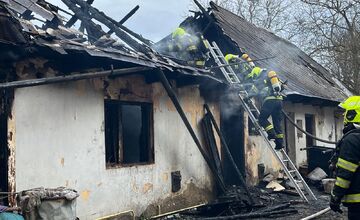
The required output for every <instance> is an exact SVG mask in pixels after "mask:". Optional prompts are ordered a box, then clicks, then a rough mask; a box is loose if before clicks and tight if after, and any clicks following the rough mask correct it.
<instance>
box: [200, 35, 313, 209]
mask: <svg viewBox="0 0 360 220" xmlns="http://www.w3.org/2000/svg"><path fill="white" fill-rule="evenodd" d="M204 42H205V44H207V47H208V48H209V50H210V53H211V55H212V57H213V58H214V60H215V62H216V64H217V65H219V66H221V67H219V68H220V70H221V72H222V74H223V75H224V77H225V78H226V80H227V81H228V82H229V83H230V85H232V86H234V88H237V89H239V97H240V101H241V105H242V106H243V107H244V109H245V110H246V111H247V113H248V114H249V117H250V119H251V121H252V122H253V124H254V126H255V128H256V129H257V130H258V131H259V133H260V134H261V136H262V137H263V138H264V140H265V142H266V146H267V147H268V148H269V149H270V151H271V152H272V154H273V155H274V156H275V157H276V159H277V160H278V161H279V163H280V164H281V167H282V168H283V169H284V171H285V173H286V175H287V177H288V178H289V180H290V181H291V182H292V183H293V184H294V187H295V189H296V191H297V193H298V194H299V195H300V197H301V198H302V199H303V200H304V201H306V202H308V203H310V200H313V201H315V200H317V199H316V197H315V195H314V193H313V192H312V191H311V189H310V187H309V186H308V185H307V184H306V182H305V180H304V179H303V177H302V176H301V174H300V173H299V171H298V170H297V168H296V166H295V165H294V163H293V162H292V161H291V160H290V158H289V156H288V155H287V153H286V152H285V150H284V149H281V150H279V151H277V150H275V149H274V148H273V147H272V145H271V142H270V141H269V140H268V138H267V133H266V132H265V130H264V129H263V128H262V127H261V126H260V124H259V122H258V120H257V118H256V117H255V115H254V114H257V115H259V114H260V112H259V110H258V108H257V107H256V106H255V104H254V102H253V101H252V100H249V101H247V102H246V101H245V100H244V97H246V96H247V95H248V92H247V91H246V90H245V89H244V88H243V87H242V86H241V82H240V80H239V78H238V77H237V75H236V74H235V73H234V70H233V69H232V68H231V66H224V67H222V66H223V65H226V64H227V63H226V60H225V58H224V55H223V53H222V52H221V50H220V49H219V47H218V46H217V44H216V42H212V45H211V44H210V43H209V42H208V41H207V40H205V41H204ZM301 185H302V187H303V189H304V191H303V189H302V187H301ZM305 193H307V195H308V197H309V198H310V199H309V198H308V197H307V196H306V194H305Z"/></svg>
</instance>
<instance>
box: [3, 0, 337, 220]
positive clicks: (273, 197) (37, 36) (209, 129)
mask: <svg viewBox="0 0 360 220" xmlns="http://www.w3.org/2000/svg"><path fill="white" fill-rule="evenodd" d="M62 2H63V3H64V4H65V5H66V6H67V7H68V8H69V9H70V11H67V10H65V9H62V8H59V7H58V6H55V5H53V4H51V3H49V2H47V1H45V0H37V1H36V0H0V9H1V11H0V13H1V15H0V16H3V17H4V18H1V19H0V22H2V23H3V24H6V25H8V24H9V22H8V21H9V19H10V20H11V22H12V25H11V26H3V27H5V28H6V29H7V32H6V33H5V32H4V33H1V34H2V35H4V36H3V39H6V40H7V41H8V42H7V45H6V46H4V47H3V46H2V48H1V49H4V48H5V49H6V51H7V52H6V53H5V52H0V57H1V58H2V60H3V62H4V63H6V62H15V61H18V60H21V58H23V57H38V56H39V54H42V55H43V54H47V55H48V58H49V60H51V59H52V58H54V57H60V56H61V55H65V54H71V55H72V56H73V57H76V56H79V55H78V54H77V53H80V52H79V51H81V52H84V53H86V54H87V55H86V56H87V57H88V58H89V60H90V61H89V63H91V61H92V60H94V59H92V58H93V57H97V58H98V59H99V60H100V61H101V62H103V63H104V64H103V68H100V69H99V68H97V67H96V66H91V64H86V65H87V66H86V65H85V64H84V63H79V64H76V66H75V65H72V66H71V68H70V67H66V65H62V64H59V63H57V64H56V63H55V64H54V65H57V67H59V69H61V70H62V72H61V73H59V72H56V71H54V73H53V74H50V75H46V74H44V73H34V74H33V75H34V78H30V79H18V78H21V77H19V76H15V74H13V75H11V74H3V73H2V72H3V71H4V72H6V70H8V69H11V67H9V66H7V65H6V64H3V63H2V64H1V66H3V68H2V70H1V77H2V78H1V82H0V91H1V93H2V99H6V100H7V99H10V97H11V96H12V95H13V93H12V91H13V89H14V88H23V87H32V86H38V85H46V84H54V83H61V82H69V81H77V80H83V79H94V78H117V77H123V76H128V75H137V74H142V75H144V76H145V78H146V81H147V82H149V83H151V82H160V83H161V85H162V86H163V88H164V89H165V91H166V94H167V96H168V97H169V98H170V100H171V102H172V104H173V105H174V106H175V109H176V111H177V113H178V114H179V116H180V118H181V120H182V122H183V123H184V125H185V127H186V129H187V131H188V132H189V134H190V135H191V138H192V140H193V141H194V143H195V145H196V146H197V148H198V150H199V151H200V153H201V155H202V157H203V158H204V160H205V161H206V164H207V165H208V167H209V169H210V171H211V174H212V175H213V178H214V182H215V188H216V190H215V191H216V192H217V195H216V198H215V199H214V200H213V201H211V202H209V203H207V204H202V205H198V206H196V207H193V208H188V209H182V210H178V211H174V212H171V213H169V214H161V215H158V216H153V217H152V218H151V219H163V218H164V219H207V220H212V219H251V218H284V219H286V218H287V216H290V215H293V214H296V213H299V212H300V211H299V210H298V208H297V206H296V205H298V204H300V206H303V207H302V208H304V207H305V208H306V207H307V206H306V204H303V202H302V201H299V200H296V199H298V194H297V193H296V192H295V191H294V190H293V189H292V188H291V187H287V189H286V190H284V191H282V192H273V191H272V190H267V189H263V188H259V187H250V186H248V184H247V183H246V179H245V177H244V176H245V175H246V173H242V172H241V170H240V169H239V167H238V166H237V163H236V162H235V159H234V158H233V155H232V152H231V151H230V149H229V147H228V144H227V140H226V137H225V135H224V134H223V133H222V131H221V129H220V126H219V125H218V124H217V121H216V119H215V117H214V115H213V114H212V112H211V109H210V107H209V105H208V104H206V103H205V104H204V106H203V107H204V108H203V111H204V117H203V118H202V120H201V125H202V131H201V134H202V135H203V137H199V136H198V133H197V132H196V131H195V128H194V127H193V125H192V124H191V123H190V119H188V117H187V115H186V113H185V110H184V107H183V106H182V105H181V102H180V101H179V99H178V96H177V91H176V90H175V88H174V86H172V80H179V81H181V82H182V83H183V85H187V84H191V83H192V81H193V80H194V81H196V80H200V79H201V80H203V81H205V82H209V84H210V83H214V84H216V85H218V86H219V87H221V86H224V84H226V83H224V80H223V79H219V77H218V73H215V72H214V71H215V70H217V69H218V68H220V67H223V66H211V67H210V68H204V69H198V68H195V67H193V66H188V65H184V64H183V63H181V62H178V61H179V60H177V59H176V58H175V59H172V58H171V57H169V56H165V55H162V54H160V53H159V52H157V51H155V50H154V49H153V47H152V46H153V45H154V43H153V42H152V41H151V40H149V39H146V38H145V37H143V36H142V35H141V34H138V33H136V32H134V31H132V30H130V29H129V28H127V27H126V26H125V22H126V21H127V20H128V19H129V18H130V17H131V16H133V15H134V14H135V13H136V12H137V10H138V9H139V8H140V7H139V5H137V6H136V7H134V8H133V9H132V10H131V11H129V12H128V14H126V15H125V16H124V17H123V18H122V19H121V20H120V21H116V20H114V19H113V18H111V17H109V16H108V15H106V14H105V13H104V12H102V11H100V10H98V9H97V8H95V7H93V6H92V4H93V2H94V0H87V1H84V0H62ZM194 2H195V5H196V6H197V7H198V8H199V9H200V12H195V15H196V16H195V17H197V18H199V17H201V19H204V20H206V24H205V25H203V26H202V27H201V28H199V30H198V31H199V32H200V33H201V34H204V33H205V32H208V31H209V30H210V29H211V28H218V27H215V26H214V25H215V24H214V23H215V19H214V15H212V14H209V11H208V10H206V9H205V8H204V7H203V6H202V5H201V4H200V3H199V2H198V1H197V0H194ZM30 3H31V4H30ZM29 5H30V6H29ZM60 12H62V13H65V14H67V15H68V16H70V19H69V20H66V19H65V18H64V17H63V16H61V15H60V14H59V13H60ZM34 14H36V15H39V16H40V17H41V18H38V17H35V16H34ZM32 20H37V21H40V22H42V23H43V24H42V27H37V26H34V25H33V24H32V23H31V22H30V21H32ZM94 20H96V22H94ZM77 21H80V28H79V30H76V29H74V28H72V27H73V26H74V24H75V23H76V22H77ZM98 23H101V24H102V25H103V26H106V27H107V28H108V29H109V30H108V31H104V30H103V28H102V26H101V25H99V24H98ZM2 29H3V28H2ZM218 29H219V28H218ZM20 30H21V31H20ZM113 34H114V35H116V37H117V38H119V39H120V41H119V39H117V38H115V37H112V35H113ZM84 42H86V43H87V44H86V45H85V44H84ZM4 51H5V50H4ZM43 56H44V55H43ZM45 58H47V57H45ZM105 58H109V60H110V61H109V60H106V59H105ZM273 58H276V56H269V57H265V56H263V58H259V59H257V60H256V59H255V61H265V60H271V59H273ZM49 62H51V61H49ZM64 62H66V63H71V59H69V58H68V60H64ZM128 62H131V63H132V64H128ZM236 64H239V63H236ZM236 64H232V65H236ZM84 66H86V67H87V68H84ZM224 66H225V65H224ZM226 66H228V65H226ZM43 68H44V69H45V68H47V67H46V66H45V65H44V67H43ZM49 69H50V68H49ZM49 69H47V70H49ZM179 73H180V74H179ZM105 81H106V80H105ZM177 86H179V87H180V86H181V83H178V84H177ZM201 86H204V85H201ZM204 87H206V86H204ZM4 111H9V110H8V109H6V110H4ZM295 126H296V124H295ZM201 138H203V139H204V144H203V143H202V142H201V141H200V140H201ZM314 138H316V137H314ZM320 140H321V139H320ZM174 141H176V140H174ZM327 143H333V142H331V141H327ZM219 144H220V145H219ZM219 149H221V150H219ZM224 155H225V156H226V157H227V158H228V159H229V161H230V166H231V168H232V169H234V170H235V174H234V176H235V178H236V179H237V182H239V184H238V185H233V184H228V183H227V181H226V178H225V175H224V167H223V165H222V159H223V157H224ZM189 163H191V161H189ZM179 175H180V174H179ZM282 181H283V183H284V185H285V182H286V178H283V180H282ZM262 183H263V182H262ZM179 187H180V186H179ZM8 191H9V192H10V193H6V194H5V196H7V197H11V198H12V199H10V200H11V201H14V197H13V195H14V194H16V192H15V189H13V188H11V189H8ZM174 191H175V190H174ZM0 195H2V194H1V193H0ZM144 196H146V195H144ZM13 203H15V202H13ZM324 208H325V207H324ZM314 210H315V209H314ZM313 213H315V211H314V212H313ZM309 214H311V213H309Z"/></svg>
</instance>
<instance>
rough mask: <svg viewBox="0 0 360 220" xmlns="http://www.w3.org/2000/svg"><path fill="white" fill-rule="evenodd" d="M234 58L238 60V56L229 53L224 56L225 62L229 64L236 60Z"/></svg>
mask: <svg viewBox="0 0 360 220" xmlns="http://www.w3.org/2000/svg"><path fill="white" fill-rule="evenodd" d="M236 58H239V56H238V55H234V54H231V53H229V54H226V56H225V60H226V62H227V63H229V62H230V61H231V60H232V59H236Z"/></svg>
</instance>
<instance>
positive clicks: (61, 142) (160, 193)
mask: <svg viewBox="0 0 360 220" xmlns="http://www.w3.org/2000/svg"><path fill="white" fill-rule="evenodd" d="M152 86H153V90H155V92H154V94H153V98H154V148H155V163H154V164H152V165H142V166H132V167H123V168H116V169H106V167H105V146H104V145H105V144H104V143H105V142H104V109H103V108H104V102H103V100H104V98H103V97H104V95H103V90H102V89H96V86H94V85H93V84H92V83H90V82H89V81H79V82H74V83H66V84H54V85H45V86H38V87H32V88H22V89H16V91H15V99H14V105H13V116H14V118H15V135H14V136H15V139H16V140H15V143H16V164H15V166H16V190H17V191H21V190H25V189H30V188H33V187H40V186H44V187H59V186H67V187H70V188H74V189H76V190H77V191H78V192H79V193H80V197H79V198H78V199H77V204H78V205H77V213H78V216H79V217H80V219H94V218H96V217H99V216H104V215H108V214H111V213H116V212H120V211H125V210H129V209H133V210H134V211H135V212H136V214H137V215H139V214H141V213H142V212H143V211H144V210H145V209H146V207H147V206H148V205H149V204H151V203H156V202H157V201H161V200H162V199H164V198H166V197H169V196H172V195H173V194H172V193H171V175H170V172H172V171H176V170H180V171H181V175H182V191H184V190H185V188H186V184H188V183H190V182H192V183H194V184H195V185H196V186H198V187H199V188H204V189H208V190H211V179H210V176H211V175H210V174H209V169H208V168H207V165H206V163H205V162H204V160H203V158H202V156H201V154H200V152H199V150H198V149H197V147H196V145H195V144H194V141H193V140H192V138H191V136H190V135H189V133H188V131H187V130H186V128H185V126H184V124H183V122H182V120H181V119H180V117H179V115H178V113H177V112H176V110H175V108H174V107H173V105H172V103H171V101H170V100H169V98H168V97H167V95H166V93H165V92H164V90H163V89H162V86H161V85H160V84H153V85H152ZM187 90H188V89H186V88H183V89H181V90H179V96H180V100H181V101H182V104H185V111H186V113H187V115H188V117H189V118H190V122H191V123H192V124H193V125H194V124H195V125H197V124H198V122H199V120H200V118H201V115H202V103H203V99H202V98H201V97H200V95H199V92H198V89H197V88H196V87H195V88H192V89H190V92H187ZM190 95H191V96H190ZM189 100H192V101H191V102H188V101H189ZM192 106H200V107H198V108H196V109H195V110H193V111H192V110H191V107H192ZM196 131H197V132H198V131H199V130H196ZM180 193H181V192H180Z"/></svg>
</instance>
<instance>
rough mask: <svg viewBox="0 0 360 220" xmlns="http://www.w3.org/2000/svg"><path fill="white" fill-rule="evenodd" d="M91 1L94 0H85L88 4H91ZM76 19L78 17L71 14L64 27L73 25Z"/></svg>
mask: <svg viewBox="0 0 360 220" xmlns="http://www.w3.org/2000/svg"><path fill="white" fill-rule="evenodd" d="M93 2H94V0H87V1H86V3H88V4H89V5H91V4H92V3H93ZM77 20H78V17H77V16H76V15H74V16H72V17H71V18H70V20H69V21H68V22H67V23H66V25H65V27H68V28H69V27H71V26H73V25H74V24H75V23H76V21H77Z"/></svg>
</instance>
